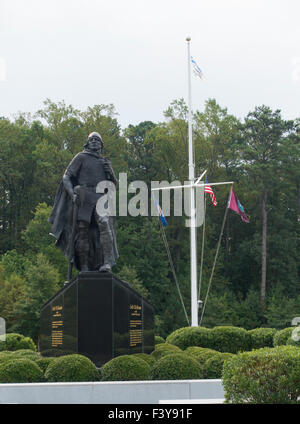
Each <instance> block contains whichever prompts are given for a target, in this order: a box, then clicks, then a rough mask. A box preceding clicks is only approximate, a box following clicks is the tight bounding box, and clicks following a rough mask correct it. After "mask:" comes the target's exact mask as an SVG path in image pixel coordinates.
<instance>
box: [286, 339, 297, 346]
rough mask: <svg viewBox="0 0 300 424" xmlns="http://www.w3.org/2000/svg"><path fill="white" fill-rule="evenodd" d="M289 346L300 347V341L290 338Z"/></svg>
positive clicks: (288, 340)
mask: <svg viewBox="0 0 300 424" xmlns="http://www.w3.org/2000/svg"><path fill="white" fill-rule="evenodd" d="M286 344H287V345H289V346H298V347H299V346H300V340H294V339H293V338H292V337H289V338H288V339H287V342H286Z"/></svg>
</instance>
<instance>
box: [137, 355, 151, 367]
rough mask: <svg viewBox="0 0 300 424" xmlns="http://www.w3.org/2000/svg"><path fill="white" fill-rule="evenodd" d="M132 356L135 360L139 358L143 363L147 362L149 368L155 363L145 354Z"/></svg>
mask: <svg viewBox="0 0 300 424" xmlns="http://www.w3.org/2000/svg"><path fill="white" fill-rule="evenodd" d="M133 356H135V357H136V358H140V359H143V360H144V361H146V362H147V364H148V365H149V366H150V367H151V366H152V365H153V364H154V362H155V359H154V358H153V356H151V355H148V354H147V353H134V355H133Z"/></svg>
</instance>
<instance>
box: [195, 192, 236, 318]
mask: <svg viewBox="0 0 300 424" xmlns="http://www.w3.org/2000/svg"><path fill="white" fill-rule="evenodd" d="M231 192H232V186H231V189H230V193H229V196H228V201H227V205H226V210H225V214H224V218H223V223H222V228H221V232H220V236H219V241H218V245H217V250H216V254H215V259H214V263H213V267H212V271H211V275H210V279H209V283H208V287H207V292H206V296H205V301H204V305H203V308H202V313H201V318H200V324H199V326H201V323H202V319H203V315H204V311H205V306H206V303H207V298H208V294H209V290H210V286H211V282H212V278H213V275H214V271H215V266H216V263H217V257H218V254H219V249H220V245H221V240H222V236H223V231H224V226H225V221H226V217H227V213H228V205H229V201H230V198H231Z"/></svg>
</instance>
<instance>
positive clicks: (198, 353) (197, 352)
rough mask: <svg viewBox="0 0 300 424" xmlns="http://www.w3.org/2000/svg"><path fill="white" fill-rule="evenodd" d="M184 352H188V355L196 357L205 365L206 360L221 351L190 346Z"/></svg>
mask: <svg viewBox="0 0 300 424" xmlns="http://www.w3.org/2000/svg"><path fill="white" fill-rule="evenodd" d="M184 353H186V354H187V355H190V356H192V357H193V358H194V359H196V361H197V362H198V363H199V364H200V365H202V366H204V364H205V362H206V361H207V360H208V359H209V358H211V357H212V356H214V355H215V354H218V353H220V352H217V351H216V350H213V349H208V348H206V347H198V346H197V347H196V346H194V347H188V348H187V349H186V350H185V351H184Z"/></svg>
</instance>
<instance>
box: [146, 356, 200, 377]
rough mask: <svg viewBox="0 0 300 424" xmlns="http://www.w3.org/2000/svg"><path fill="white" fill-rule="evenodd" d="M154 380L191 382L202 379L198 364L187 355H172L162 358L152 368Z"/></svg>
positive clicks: (151, 373) (151, 374)
mask: <svg viewBox="0 0 300 424" xmlns="http://www.w3.org/2000/svg"><path fill="white" fill-rule="evenodd" d="M150 376H151V378H152V379H153V380H190V379H200V378H202V376H203V374H202V368H201V366H200V365H199V364H198V362H197V361H196V360H195V359H193V358H192V357H191V356H189V355H186V354H185V353H172V354H170V355H167V356H164V357H162V358H160V359H159V360H158V361H156V362H155V364H154V365H153V366H152V368H151V372H150Z"/></svg>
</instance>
